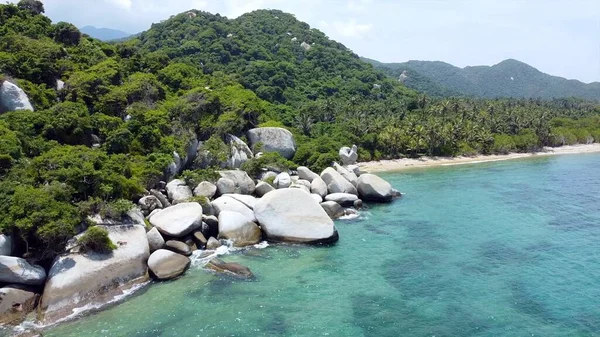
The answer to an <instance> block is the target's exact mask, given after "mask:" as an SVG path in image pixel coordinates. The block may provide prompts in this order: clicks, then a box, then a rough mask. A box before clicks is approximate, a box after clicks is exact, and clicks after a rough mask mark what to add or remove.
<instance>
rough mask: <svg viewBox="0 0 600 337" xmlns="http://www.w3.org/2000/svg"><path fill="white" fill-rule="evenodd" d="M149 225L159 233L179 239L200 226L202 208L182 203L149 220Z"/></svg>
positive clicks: (191, 203)
mask: <svg viewBox="0 0 600 337" xmlns="http://www.w3.org/2000/svg"><path fill="white" fill-rule="evenodd" d="M150 223H151V224H152V225H153V226H155V227H156V228H157V229H158V230H159V231H160V232H161V233H163V234H166V235H169V236H172V237H176V238H180V237H183V236H185V235H187V234H189V233H191V232H192V231H194V230H196V229H198V228H200V226H201V225H202V206H200V204H199V203H197V202H184V203H181V204H177V205H175V206H171V207H169V208H165V209H163V210H162V211H160V212H159V213H157V214H155V215H153V216H152V217H151V218H150Z"/></svg>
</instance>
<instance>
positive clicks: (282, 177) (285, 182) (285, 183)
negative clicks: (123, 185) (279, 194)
mask: <svg viewBox="0 0 600 337" xmlns="http://www.w3.org/2000/svg"><path fill="white" fill-rule="evenodd" d="M291 184H292V178H291V177H290V175H289V174H288V173H287V172H281V173H279V174H278V175H277V177H275V180H273V185H275V188H277V189H280V188H288V187H290V185H291Z"/></svg>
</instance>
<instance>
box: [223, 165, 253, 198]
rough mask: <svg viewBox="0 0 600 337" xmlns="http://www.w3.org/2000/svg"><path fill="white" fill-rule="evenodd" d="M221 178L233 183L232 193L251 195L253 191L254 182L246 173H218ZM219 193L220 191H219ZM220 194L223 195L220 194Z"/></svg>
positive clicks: (238, 171) (236, 171)
mask: <svg viewBox="0 0 600 337" xmlns="http://www.w3.org/2000/svg"><path fill="white" fill-rule="evenodd" d="M219 174H220V175H221V178H227V179H230V180H231V181H233V184H234V189H233V192H230V193H237V194H252V193H254V189H255V188H256V185H255V184H254V180H252V178H250V177H249V176H248V173H246V172H244V171H241V170H229V171H219ZM219 192H221V191H219ZM221 194H225V193H222V192H221Z"/></svg>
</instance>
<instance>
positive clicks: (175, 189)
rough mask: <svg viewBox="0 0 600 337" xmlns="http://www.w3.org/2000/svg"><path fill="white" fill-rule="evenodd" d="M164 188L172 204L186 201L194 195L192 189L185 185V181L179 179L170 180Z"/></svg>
mask: <svg viewBox="0 0 600 337" xmlns="http://www.w3.org/2000/svg"><path fill="white" fill-rule="evenodd" d="M166 189H167V194H168V195H169V199H171V203H172V204H173V205H177V204H179V203H182V202H186V201H188V200H190V199H191V198H192V197H193V196H194V195H193V194H192V190H191V189H190V188H189V187H188V186H187V184H186V183H185V181H183V180H181V179H175V180H171V181H170V182H169V183H168V184H167V187H166Z"/></svg>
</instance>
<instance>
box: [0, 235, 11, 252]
mask: <svg viewBox="0 0 600 337" xmlns="http://www.w3.org/2000/svg"><path fill="white" fill-rule="evenodd" d="M0 255H4V256H10V255H12V236H10V235H6V234H0Z"/></svg>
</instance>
